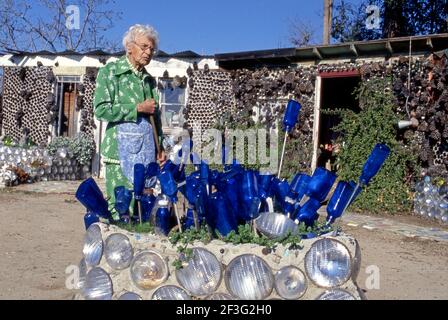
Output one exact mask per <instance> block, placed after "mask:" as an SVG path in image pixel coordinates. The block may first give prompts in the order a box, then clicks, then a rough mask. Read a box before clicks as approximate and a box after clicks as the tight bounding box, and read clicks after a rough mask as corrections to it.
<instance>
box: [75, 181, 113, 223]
mask: <svg viewBox="0 0 448 320" xmlns="http://www.w3.org/2000/svg"><path fill="white" fill-rule="evenodd" d="M75 196H76V199H78V201H79V202H81V203H82V204H83V205H84V207H86V209H87V210H88V211H90V212H93V213H95V214H97V215H98V216H100V217H101V218H104V219H110V217H111V215H110V212H109V208H108V207H109V205H108V204H107V201H106V200H105V199H104V196H103V193H102V192H101V190H100V188H99V187H98V185H97V184H96V182H95V180H94V179H93V178H89V179H87V180H84V181H83V182H82V183H81V184H80V185H79V187H78V190H77V191H76V195H75Z"/></svg>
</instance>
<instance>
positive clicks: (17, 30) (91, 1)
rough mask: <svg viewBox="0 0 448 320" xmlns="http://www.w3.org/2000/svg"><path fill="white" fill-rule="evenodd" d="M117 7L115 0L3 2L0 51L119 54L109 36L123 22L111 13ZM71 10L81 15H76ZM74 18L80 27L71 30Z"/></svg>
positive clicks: (16, 0) (117, 14)
mask: <svg viewBox="0 0 448 320" xmlns="http://www.w3.org/2000/svg"><path fill="white" fill-rule="evenodd" d="M113 4H114V0H75V1H70V2H69V3H68V2H67V1H65V0H33V1H29V0H2V1H0V25H1V26H2V28H1V29H0V50H3V51H10V50H22V51H39V50H49V51H52V52H57V51H61V50H73V51H79V52H81V51H89V50H95V49H103V50H117V48H118V43H117V42H114V41H111V40H109V39H108V38H107V37H106V36H105V34H106V32H107V30H109V29H111V28H112V27H113V25H114V21H116V20H117V19H120V18H121V13H120V12H115V11H114V10H112V9H111V8H112V5H113ZM69 6H72V7H71V8H73V6H75V8H77V10H79V11H77V12H76V13H72V12H71V11H70V10H69V9H70V7H69ZM37 9H38V10H37ZM78 13H79V15H77V14H78ZM74 14H75V15H76V17H79V24H76V25H75V27H69V26H67V21H68V20H69V19H72V18H73V15H74Z"/></svg>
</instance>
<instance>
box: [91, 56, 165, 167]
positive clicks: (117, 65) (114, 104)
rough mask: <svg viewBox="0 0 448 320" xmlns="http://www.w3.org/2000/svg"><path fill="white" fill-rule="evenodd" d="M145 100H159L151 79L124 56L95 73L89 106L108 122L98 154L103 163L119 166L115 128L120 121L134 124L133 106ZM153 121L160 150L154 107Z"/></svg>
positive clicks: (158, 126) (160, 134)
mask: <svg viewBox="0 0 448 320" xmlns="http://www.w3.org/2000/svg"><path fill="white" fill-rule="evenodd" d="M146 99H154V100H155V101H156V103H158V101H159V97H158V95H157V92H156V85H155V79H154V78H153V77H151V75H150V74H149V73H148V72H147V71H146V69H143V71H137V70H136V69H135V68H134V67H133V66H132V64H131V63H130V62H129V60H128V59H127V57H126V56H123V57H121V58H120V59H118V60H117V61H115V62H110V63H108V64H107V65H106V66H104V67H102V68H101V69H100V70H99V72H98V77H97V80H96V89H95V98H94V102H93V106H94V112H95V117H96V118H97V119H98V120H100V121H105V122H108V124H107V128H106V135H105V137H104V139H103V142H102V144H101V154H102V156H103V157H104V162H106V163H120V162H119V157H118V144H117V129H116V125H117V124H118V123H120V122H123V121H130V122H136V121H137V104H139V103H141V102H143V101H145V100H146ZM154 120H155V124H156V127H157V128H155V129H154V128H153V130H156V131H157V133H158V136H159V143H160V146H162V140H163V131H162V123H161V120H160V110H159V107H158V105H157V106H156V111H155V113H154Z"/></svg>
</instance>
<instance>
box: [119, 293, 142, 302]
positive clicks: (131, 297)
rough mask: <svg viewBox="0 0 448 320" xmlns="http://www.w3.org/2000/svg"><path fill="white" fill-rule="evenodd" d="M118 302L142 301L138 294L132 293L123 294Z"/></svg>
mask: <svg viewBox="0 0 448 320" xmlns="http://www.w3.org/2000/svg"><path fill="white" fill-rule="evenodd" d="M118 300H143V299H142V297H140V296H139V295H138V294H136V293H134V292H126V293H123V294H122V295H121V296H120V298H118Z"/></svg>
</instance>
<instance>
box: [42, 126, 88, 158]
mask: <svg viewBox="0 0 448 320" xmlns="http://www.w3.org/2000/svg"><path fill="white" fill-rule="evenodd" d="M59 148H66V149H67V150H68V151H69V152H71V153H73V156H74V157H75V159H76V160H77V161H78V162H79V163H80V164H82V165H86V164H89V163H90V161H91V160H92V157H93V154H94V153H95V141H94V140H93V138H92V137H91V136H89V135H88V134H86V133H84V132H80V133H78V134H76V136H75V137H74V138H68V137H56V138H54V139H53V141H52V142H51V143H50V144H49V145H48V151H49V153H50V155H54V154H55V153H56V151H57V150H58V149H59Z"/></svg>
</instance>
